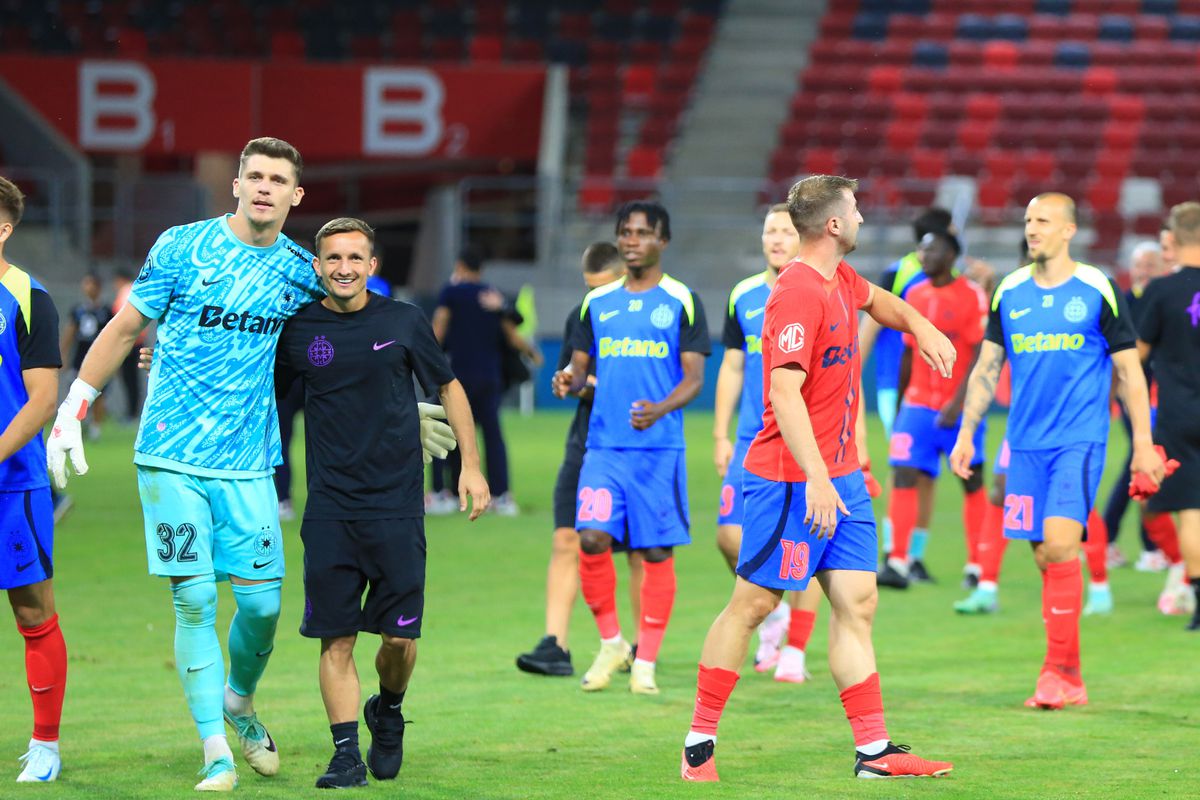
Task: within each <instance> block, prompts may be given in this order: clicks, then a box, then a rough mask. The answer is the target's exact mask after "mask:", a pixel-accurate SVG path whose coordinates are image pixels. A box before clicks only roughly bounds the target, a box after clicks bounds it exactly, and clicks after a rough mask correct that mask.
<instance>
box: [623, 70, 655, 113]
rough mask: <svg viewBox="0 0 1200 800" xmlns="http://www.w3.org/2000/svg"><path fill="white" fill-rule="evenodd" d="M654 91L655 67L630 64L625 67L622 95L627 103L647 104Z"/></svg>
mask: <svg viewBox="0 0 1200 800" xmlns="http://www.w3.org/2000/svg"><path fill="white" fill-rule="evenodd" d="M653 91H654V67H652V66H649V65H647V64H630V65H629V66H627V67H625V73H624V75H623V76H622V80H621V94H622V95H623V96H624V99H625V102H626V103H632V104H641V103H645V102H646V100H648V99H649V98H650V93H651V92H653Z"/></svg>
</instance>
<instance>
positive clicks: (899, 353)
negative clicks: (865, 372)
mask: <svg viewBox="0 0 1200 800" xmlns="http://www.w3.org/2000/svg"><path fill="white" fill-rule="evenodd" d="M889 277H890V279H891V280H890V286H889V280H888V278H889ZM926 280H928V278H926V277H925V273H924V272H922V271H921V260H920V259H919V258H917V254H916V252H912V253H909V254H908V255H906V256H904V258H901V259H898V260H897V261H895V262H893V263H892V264H891V265H890V266H889V267H888V268H887V269H886V270H884V277H883V279H882V280H881V283H880V285H881V286H883V287H884V288H887V289H889V290H890V291H891V293H892V294H894V295H896V296H897V297H900V298H904V297H906V296H907V295H908V290H909V289H911V288H912V287H914V286H916V285H917V284H918V283H924V282H925V281H926ZM872 355H873V356H874V358H875V388H876V389H896V388H899V386H900V360H901V358H902V357H903V355H904V338H903V334H901V333H900V331H897V330H893V329H892V328H880V329H879V333H878V335H876V337H875V349H874V350H873V351H872Z"/></svg>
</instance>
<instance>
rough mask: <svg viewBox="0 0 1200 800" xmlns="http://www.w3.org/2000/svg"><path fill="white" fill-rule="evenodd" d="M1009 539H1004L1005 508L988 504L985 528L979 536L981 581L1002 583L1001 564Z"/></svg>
mask: <svg viewBox="0 0 1200 800" xmlns="http://www.w3.org/2000/svg"><path fill="white" fill-rule="evenodd" d="M1006 549H1008V539H1005V538H1004V506H994V505H992V504H991V503H988V504H987V508H985V509H984V516H983V527H982V528H980V534H979V568H980V573H979V580H981V581H990V582H991V583H999V582H1000V564H1001V562H1003V561H1004V551H1005V550H1006Z"/></svg>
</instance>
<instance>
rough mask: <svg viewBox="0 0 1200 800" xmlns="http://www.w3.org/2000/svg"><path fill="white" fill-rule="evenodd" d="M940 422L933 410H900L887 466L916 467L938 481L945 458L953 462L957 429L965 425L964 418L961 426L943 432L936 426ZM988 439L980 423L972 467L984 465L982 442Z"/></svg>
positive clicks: (920, 407) (959, 424) (905, 408)
mask: <svg viewBox="0 0 1200 800" xmlns="http://www.w3.org/2000/svg"><path fill="white" fill-rule="evenodd" d="M937 418H938V412H937V411H935V410H934V409H932V408H925V407H924V406H914V405H909V404H908V403H905V404H904V405H902V406H900V414H899V415H898V416H897V417H896V427H895V429H894V430H893V431H892V436H891V439H889V441H888V464H889V465H891V466H892V467H915V468H916V469H919V470H921V472H924V473H925V474H927V475H932V476H933V477H935V478H936V477H937V476H938V473H939V472H940V470H941V459H942V456H945V457H946V458H947V459H949V458H950V451H951V450H953V449H954V442H955V440H956V439H957V438H958V429H959V427H960V426H961V425H962V417H959V422H958V425H955V426H954V427H953V428H943V427H941V426H940V425H938V424H937ZM986 436H987V424H986V420H981V421H980V423H979V427H978V428H976V429H975V436H974V438H973V439H972V441H973V442H974V444H975V460H974V461H973V462H971V466H972V467H974V466H978V465H979V464H982V463H983V461H984V456H983V453H984V444H983V442H984V438H985V437H986Z"/></svg>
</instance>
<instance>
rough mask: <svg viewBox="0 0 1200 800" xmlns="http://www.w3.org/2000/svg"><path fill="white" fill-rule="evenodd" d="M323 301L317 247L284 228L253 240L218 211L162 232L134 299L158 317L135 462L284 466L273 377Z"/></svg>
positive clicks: (232, 470)
mask: <svg viewBox="0 0 1200 800" xmlns="http://www.w3.org/2000/svg"><path fill="white" fill-rule="evenodd" d="M323 296H324V292H323V291H322V289H321V287H320V283H319V281H318V279H317V276H316V273H315V272H314V271H313V268H312V254H311V253H309V252H308V251H307V250H305V249H304V248H302V247H300V246H299V245H297V244H296V243H295V242H293V241H292V240H291V239H289V238H288V237H286V236H284V235H283V234H280V235H279V238H277V239H276V240H275V243H274V244H273V245H271V246H270V247H252V246H250V245H248V244H246V243H244V242H242V241H241V240H240V239H238V238H237V236H235V235H234V233H233V231H232V230H230V228H229V222H228V219H227V217H217V218H216V219H210V220H204V221H202V222H195V223H192V224H191V225H181V226H179V227H176V228H171V229H169V230H167V231H166V232H165V233H163V234H162V235H161V236H159V237H158V241H157V242H155V243H154V247H152V248H151V250H150V256H149V257H148V258H147V259H146V264H145V266H144V267H142V271H141V273H140V274H139V275H138V277H137V281H136V282H135V283H134V288H133V291H132V292H131V293H130V296H129V302H130V303H132V304H133V306H134V308H136V309H137V310H138V311H140V312H141V313H142V314H143V315H145V316H147V317H150V318H151V319H156V320H158V341H157V343H156V345H155V350H154V365H153V368H152V369H151V370H150V387H149V390H148V392H147V394H146V404H145V407H144V408H143V410H142V423H141V427H140V429H139V430H138V436H137V441H136V442H135V443H134V451H135V452H134V459H133V461H134V463H135V464H141V465H144V466H152V467H161V468H164V469H170V470H175V471H177V472H186V473H190V474H193V475H204V476H209V477H235V478H248V477H256V476H261V475H267V474H270V472H271V468H272V467H273V466H274V465H276V464H279V463H281V459H280V447H279V420H278V418H277V416H276V411H275V387H274V382H273V377H272V375H273V373H272V370H273V367H274V363H275V347H276V344H277V343H278V341H279V333H280V331H281V330H282V328H283V323H284V321H285V320H287V319H288V318H289V317H291V316H292V315H293V314H295V313H296V311H297V310H298V309H299V308H300V307H302V306H304V305H306V304H308V303H310V302H312V301H313V300H316V299H318V298H320V297H323Z"/></svg>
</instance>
